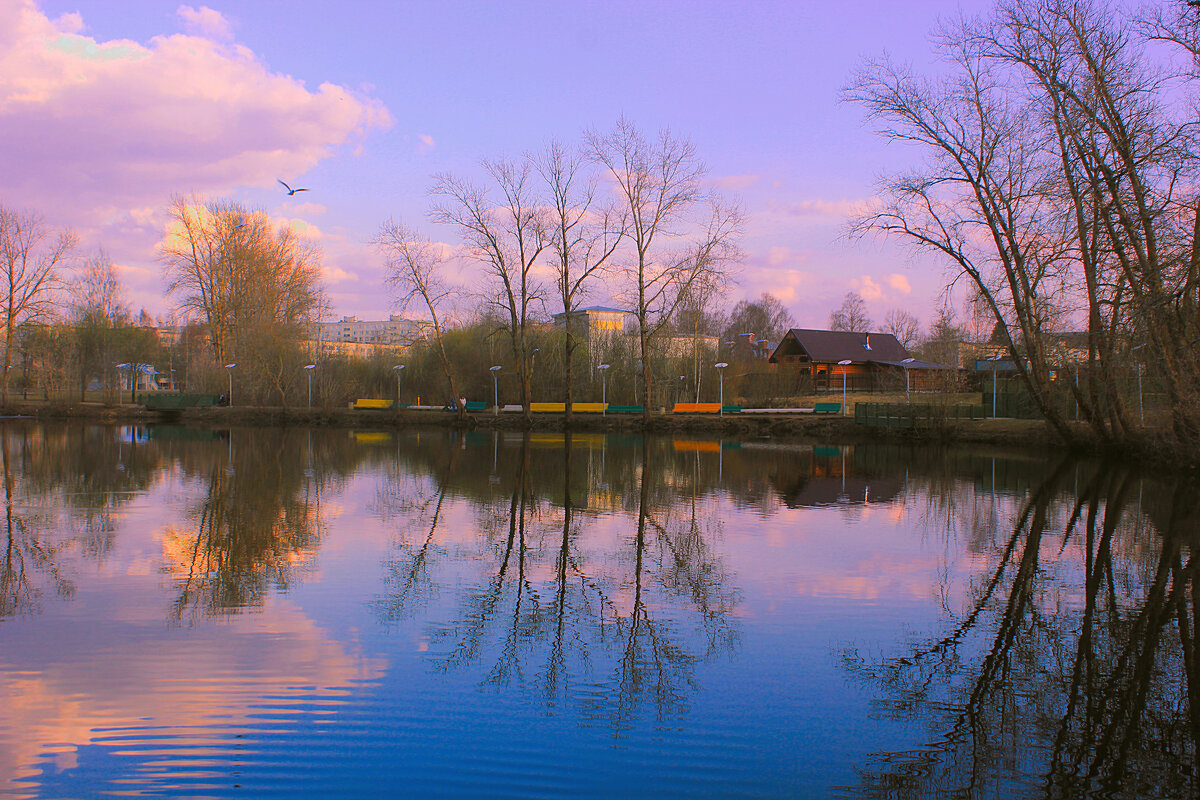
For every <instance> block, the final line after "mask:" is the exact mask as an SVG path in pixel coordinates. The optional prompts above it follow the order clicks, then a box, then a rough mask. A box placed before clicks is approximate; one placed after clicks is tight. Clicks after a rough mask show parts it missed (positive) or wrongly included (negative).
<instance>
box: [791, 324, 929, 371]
mask: <svg viewBox="0 0 1200 800" xmlns="http://www.w3.org/2000/svg"><path fill="white" fill-rule="evenodd" d="M791 339H794V340H795V341H796V342H797V343H798V344H799V345H800V346H801V347H802V348H804V352H806V353H808V357H809V358H810V359H812V360H813V361H824V362H830V363H834V362H838V361H854V362H858V363H862V362H864V361H903V360H904V359H906V358H908V351H907V350H905V349H904V347H903V346H901V344H900V342H898V341H896V337H895V336H893V335H892V334H890V333H850V332H847V331H821V330H813V329H810V328H792V329H791V330H790V331H788V332H787V334H786V335H785V336H784V337H783V338H782V339H781V340H780V341H779V345H778V346H777V347H776V348H775V352H774V353H772V354H771V360H772V361H774V360H775V355H776V354H777V353H778V352H779V348H781V347H783V346H784V345H786V344H787V342H788V340H791ZM868 342H869V343H870V349H867V347H866V346H865V345H867V343H868Z"/></svg>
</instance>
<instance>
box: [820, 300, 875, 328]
mask: <svg viewBox="0 0 1200 800" xmlns="http://www.w3.org/2000/svg"><path fill="white" fill-rule="evenodd" d="M874 324H875V323H873V322H872V321H871V316H870V315H869V314H868V313H867V304H866V303H865V302H863V299H862V295H860V294H859V293H858V292H846V296H845V297H844V298H842V304H841V306H839V307H838V308H837V309H835V310H834V311H831V312H829V329H830V330H831V331H850V332H852V333H868V332H870V330H871V326H872V325H874Z"/></svg>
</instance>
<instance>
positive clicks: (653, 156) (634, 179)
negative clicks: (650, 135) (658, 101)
mask: <svg viewBox="0 0 1200 800" xmlns="http://www.w3.org/2000/svg"><path fill="white" fill-rule="evenodd" d="M587 146H588V150H589V152H590V155H591V157H592V159H593V160H595V161H596V162H597V163H599V164H600V165H601V166H602V167H603V168H604V169H605V170H606V171H607V173H608V177H609V178H611V180H612V181H613V182H614V184H615V186H616V190H617V196H618V197H619V199H620V201H621V204H622V206H623V209H622V211H623V213H625V214H627V216H628V220H629V226H628V229H627V232H626V238H627V240H628V242H629V246H630V248H631V251H632V252H631V253H630V257H629V263H628V265H627V266H625V268H624V269H623V270H622V272H623V273H624V276H623V283H624V288H623V292H622V293H623V296H624V298H625V299H626V300H627V301H629V303H630V305H631V307H632V311H633V313H634V314H635V315H636V317H637V322H638V350H639V353H640V355H641V367H640V371H641V376H642V400H643V416H644V417H649V414H650V402H651V398H652V389H653V372H652V370H651V352H652V349H653V345H654V340H655V338H656V337H657V336H658V335H659V334H661V333H662V332H663V330H664V329H665V327H666V326H667V325H668V324H669V323H670V322H671V320H672V318H673V317H674V314H675V311H676V309H677V307H678V306H679V304H680V302H681V301H682V300H683V299H684V298H685V297H687V296H688V294H689V292H691V291H692V290H693V289H694V288H696V287H698V286H699V285H700V284H701V283H702V282H705V281H709V282H716V281H718V280H720V279H721V277H722V276H723V275H724V274H725V272H726V269H727V267H728V265H729V263H731V262H732V261H734V260H736V259H737V258H738V256H739V253H738V250H737V244H736V243H737V240H738V238H739V236H740V234H741V228H742V214H741V210H740V209H739V208H738V207H737V206H736V205H734V204H732V203H728V202H726V201H724V200H723V199H722V198H720V197H718V196H716V195H714V194H712V193H710V192H707V191H705V188H704V186H703V184H702V181H703V178H704V176H705V175H706V174H707V170H706V169H705V166H704V164H703V162H701V161H700V158H699V156H698V155H697V154H696V149H695V147H694V146H693V145H692V143H691V142H690V141H688V140H687V139H684V138H680V137H678V136H675V135H674V134H673V133H671V132H670V131H669V130H663V131H660V132H659V134H658V136H657V137H656V138H655V139H654V140H648V139H647V138H646V137H645V136H644V135H643V134H642V132H641V131H640V130H638V128H637V126H635V125H634V124H633V123H632V122H631V121H630V120H628V119H626V118H624V117H622V118H620V119H619V120H617V123H616V125H615V126H614V127H613V129H612V130H611V131H609V132H607V133H599V132H596V131H592V132H590V133H589V134H588V135H587Z"/></svg>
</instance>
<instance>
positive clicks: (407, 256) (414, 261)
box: [374, 219, 466, 417]
mask: <svg viewBox="0 0 1200 800" xmlns="http://www.w3.org/2000/svg"><path fill="white" fill-rule="evenodd" d="M374 244H375V247H376V248H377V249H378V250H379V251H380V252H381V253H383V256H384V258H385V259H386V260H387V262H386V263H387V280H388V283H389V284H390V285H391V286H392V287H393V288H394V289H395V290H396V291H397V292H398V295H399V296H398V299H397V305H398V306H399V308H400V309H401V310H403V309H405V308H407V307H408V305H409V304H410V303H414V302H416V303H420V304H421V305H422V306H424V309H425V313H427V314H429V319H430V327H431V328H432V330H433V346H434V349H435V350H436V352H437V355H438V362H439V363H440V364H441V366H442V372H443V374H444V375H445V376H446V387H447V388H448V389H449V390H450V396H451V397H452V398H455V399H456V400H457V399H458V397H459V394H458V386H457V383H456V381H455V378H454V365H453V364H452V363H451V362H450V356H449V355H447V353H446V345H445V339H444V334H445V329H446V323H447V313H448V311H449V305H450V303H451V301H452V300H453V298H454V296H455V295H456V294H457V293H458V292H457V290H456V289H455V288H454V287H452V286H450V285H449V284H448V283H447V282H446V279H445V270H446V267H447V264H446V259H445V257H444V256H443V254H442V252H441V248H440V247H439V246H438V245H436V244H434V243H433V242H431V241H429V240H428V239H426V238H425V237H423V236H421V235H420V234H418V233H417V232H416V231H414V230H412V229H411V228H408V227H406V226H405V225H404V224H403V223H400V222H396V221H395V220H391V219H389V220H388V221H386V222H384V223H383V224H382V225H380V226H379V232H378V233H377V234H375V239H374ZM465 411H466V409H464V408H459V409H458V413H459V416H460V417H461V416H462V415H463V414H464V412H465Z"/></svg>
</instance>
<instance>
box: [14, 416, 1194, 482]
mask: <svg viewBox="0 0 1200 800" xmlns="http://www.w3.org/2000/svg"><path fill="white" fill-rule="evenodd" d="M0 417H10V418H12V417H29V418H35V419H47V420H49V419H53V420H83V421H94V422H98V423H103V424H143V425H149V424H183V425H193V426H199V427H209V428H227V427H267V426H293V425H296V426H300V425H310V426H316V427H335V428H348V429H372V430H391V429H401V428H410V427H420V426H436V427H446V428H466V429H468V430H473V429H489V430H490V429H496V430H509V431H519V430H526V429H528V430H531V431H543V432H546V431H555V432H561V431H563V430H564V429H565V417H564V415H562V414H535V415H534V416H533V417H532V418H531V419H529V420H528V421H526V420H525V418H524V416H523V415H521V414H519V413H513V412H505V413H501V414H494V413H492V412H490V411H484V412H477V413H471V414H467V415H466V416H465V417H463V418H460V417H459V416H458V415H457V414H454V413H450V412H443V411H410V410H401V411H394V410H380V411H375V410H352V409H347V408H338V409H320V408H313V409H307V408H280V407H234V408H226V407H207V408H191V409H185V410H183V411H147V410H146V409H145V407H143V406H140V405H132V404H102V403H73V404H71V403H54V402H51V403H47V402H45V401H14V402H10V403H9V404H8V406H6V407H4V408H0ZM571 430H573V431H577V432H589V433H639V432H642V431H646V432H650V433H655V434H664V435H671V434H681V433H682V434H692V435H696V436H703V437H727V438H762V437H774V438H789V439H805V440H808V441H813V442H820V443H831V444H834V443H842V444H859V443H868V442H896V443H909V444H938V445H946V444H979V445H990V446H998V447H1005V448H1019V449H1025V450H1032V451H1037V452H1041V453H1052V452H1066V451H1071V452H1075V453H1077V454H1080V455H1091V456H1101V457H1116V458H1122V459H1126V460H1129V461H1135V462H1138V463H1140V464H1143V465H1145V466H1147V467H1151V468H1157V469H1162V468H1167V469H1189V470H1194V469H1198V468H1200V457H1198V454H1196V453H1181V452H1178V450H1177V449H1173V448H1172V446H1171V445H1170V443H1169V439H1168V438H1167V437H1165V436H1161V435H1160V434H1158V433H1157V432H1156V431H1154V430H1152V429H1151V430H1147V432H1146V434H1145V436H1143V437H1142V438H1141V439H1138V440H1135V441H1130V442H1126V443H1123V444H1122V445H1121V446H1119V447H1113V446H1111V445H1108V446H1106V445H1105V444H1104V443H1103V442H1101V441H1100V440H1098V439H1097V438H1096V437H1095V436H1094V435H1093V434H1092V432H1091V430H1090V429H1089V428H1087V426H1085V425H1084V424H1082V423H1075V427H1074V432H1075V435H1076V441H1075V443H1074V444H1073V445H1072V446H1070V447H1067V445H1066V444H1065V443H1064V442H1063V441H1062V439H1061V438H1060V437H1059V436H1058V435H1057V434H1056V433H1055V432H1054V431H1053V430H1052V429H1051V428H1050V427H1049V426H1048V425H1046V424H1045V423H1044V422H1041V421H1038V420H1024V419H1007V418H1001V419H976V420H939V421H938V422H937V423H936V424H931V425H925V426H922V427H917V428H882V427H870V426H866V425H861V424H857V423H855V421H854V418H853V417H849V416H841V415H837V414H778V413H770V414H748V413H739V414H729V415H725V416H718V415H715V414H662V413H660V414H654V415H652V416H651V417H650V418H649V419H648V420H643V418H642V417H641V416H640V415H636V414H609V415H599V414H576V415H574V417H573V419H572V423H571Z"/></svg>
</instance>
